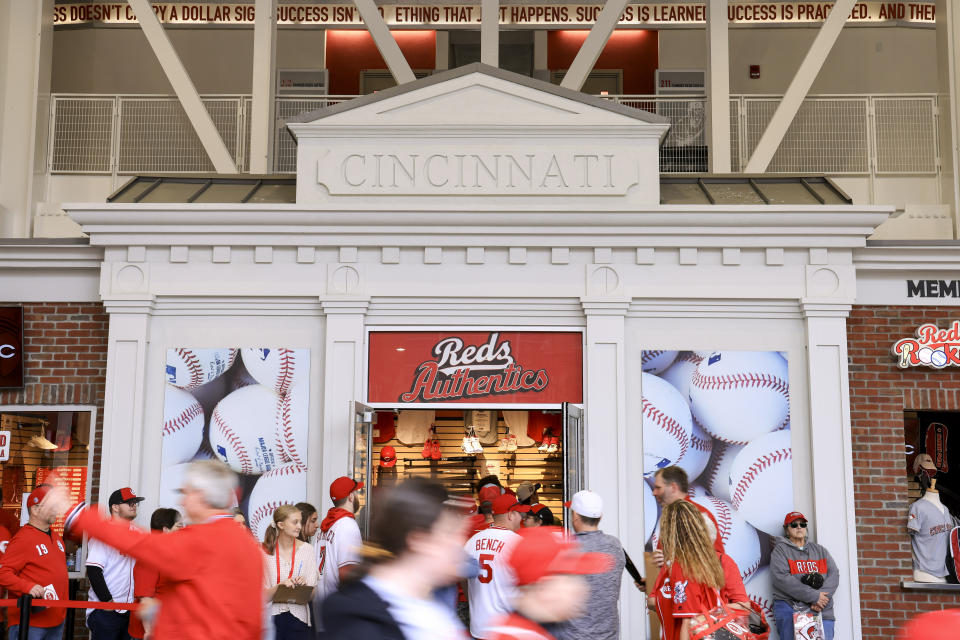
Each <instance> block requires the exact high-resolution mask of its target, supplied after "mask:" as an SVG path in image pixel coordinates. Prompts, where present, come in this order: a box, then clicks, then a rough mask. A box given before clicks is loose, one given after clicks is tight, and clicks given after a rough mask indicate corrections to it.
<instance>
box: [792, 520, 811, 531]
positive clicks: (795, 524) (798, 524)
mask: <svg viewBox="0 0 960 640" xmlns="http://www.w3.org/2000/svg"><path fill="white" fill-rule="evenodd" d="M797 527H799V528H801V529H806V528H807V523H806V522H797V521H796V520H794V521H793V522H791V523H790V528H791V529H796V528H797Z"/></svg>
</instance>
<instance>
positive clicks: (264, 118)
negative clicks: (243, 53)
mask: <svg viewBox="0 0 960 640" xmlns="http://www.w3.org/2000/svg"><path fill="white" fill-rule="evenodd" d="M276 59H277V0H257V5H256V13H255V22H254V25H253V83H252V87H253V99H252V102H251V105H250V119H251V123H250V173H255V174H263V173H267V172H269V171H270V155H271V154H270V151H271V142H272V140H273V130H274V118H273V112H274V110H273V94H274V87H275V85H276V66H277V65H276Z"/></svg>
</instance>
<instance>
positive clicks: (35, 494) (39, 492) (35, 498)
mask: <svg viewBox="0 0 960 640" xmlns="http://www.w3.org/2000/svg"><path fill="white" fill-rule="evenodd" d="M51 489H53V485H50V484H38V485H37V486H36V488H35V489H34V490H33V491H31V492H30V495H29V496H27V508H28V509H29V508H30V507H33V506H35V505H38V504H40V503H41V502H43V499H44V498H46V497H47V494H48V493H50V490H51Z"/></svg>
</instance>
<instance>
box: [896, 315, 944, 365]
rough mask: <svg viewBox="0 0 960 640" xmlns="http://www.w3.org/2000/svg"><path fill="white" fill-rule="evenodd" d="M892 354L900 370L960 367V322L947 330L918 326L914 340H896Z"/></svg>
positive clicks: (931, 325)
mask: <svg viewBox="0 0 960 640" xmlns="http://www.w3.org/2000/svg"><path fill="white" fill-rule="evenodd" d="M893 354H894V355H895V356H897V366H898V367H900V368H901V369H906V368H907V367H919V366H927V367H933V368H934V369H943V368H944V367H960V321H954V323H953V325H952V326H951V327H950V328H949V329H939V328H938V327H937V325H935V324H924V325H920V327H919V328H917V337H916V338H903V339H902V340H897V342H896V343H895V344H894V345H893Z"/></svg>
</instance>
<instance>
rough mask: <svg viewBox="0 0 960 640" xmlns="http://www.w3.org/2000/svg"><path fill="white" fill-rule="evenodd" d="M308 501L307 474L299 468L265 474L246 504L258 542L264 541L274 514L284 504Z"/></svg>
mask: <svg viewBox="0 0 960 640" xmlns="http://www.w3.org/2000/svg"><path fill="white" fill-rule="evenodd" d="M306 499H307V470H306V468H305V467H301V466H300V465H298V464H285V465H282V466H279V467H277V468H276V469H273V470H271V471H268V472H266V473H264V474H263V475H262V476H260V478H259V479H258V480H257V483H256V484H255V485H253V490H252V491H251V492H250V500H249V501H248V502H247V521H248V522H249V523H250V530H251V531H253V533H254V535H255V536H256V537H257V540H263V534H264V533H266V531H267V526H268V525H269V524H270V522H271V521H272V520H273V512H274V511H275V510H276V509H277V507H279V506H280V505H283V504H296V503H298V502H305V501H306Z"/></svg>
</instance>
